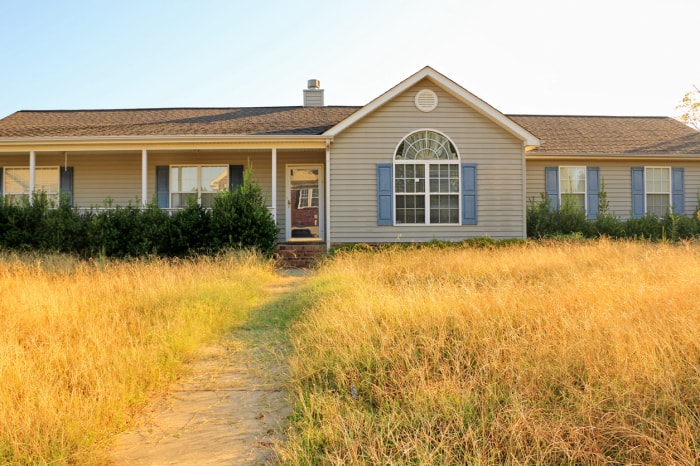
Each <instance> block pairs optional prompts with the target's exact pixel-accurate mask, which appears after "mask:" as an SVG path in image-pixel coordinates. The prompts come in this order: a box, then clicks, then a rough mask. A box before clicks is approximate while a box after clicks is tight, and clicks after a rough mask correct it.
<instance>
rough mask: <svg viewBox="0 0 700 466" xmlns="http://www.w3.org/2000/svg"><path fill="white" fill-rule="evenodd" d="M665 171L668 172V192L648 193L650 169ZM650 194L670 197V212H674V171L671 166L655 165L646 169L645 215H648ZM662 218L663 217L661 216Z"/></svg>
mask: <svg viewBox="0 0 700 466" xmlns="http://www.w3.org/2000/svg"><path fill="white" fill-rule="evenodd" d="M659 168H661V169H664V170H668V192H656V191H647V182H648V181H649V169H652V170H654V169H659ZM649 194H665V195H668V210H669V211H670V212H673V170H672V169H671V167H670V166H665V165H664V166H655V165H649V166H645V167H644V213H645V214H648V213H649V211H648V202H647V196H648V195H649ZM660 217H661V216H660Z"/></svg>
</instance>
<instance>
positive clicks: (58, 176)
mask: <svg viewBox="0 0 700 466" xmlns="http://www.w3.org/2000/svg"><path fill="white" fill-rule="evenodd" d="M40 169H41V170H45V169H52V170H56V187H57V188H58V189H57V191H56V192H55V193H53V192H48V191H46V195H47V196H48V197H49V199H52V197H51V196H55V201H56V205H58V203H59V202H60V200H61V167H60V166H58V165H42V166H37V167H35V168H34V170H35V173H36V171H37V170H40ZM8 170H27V173H29V171H30V170H31V167H29V166H26V165H24V166H22V165H16V166H14V165H13V166H9V167H3V170H2V196H3V198H7V196H27V198H29V194H30V192H29V180H27V191H24V192H21V193H14V192H13V193H8V192H7V171H8ZM29 176H31V174H30V175H29ZM38 192H41V189H40V187H39V186H38V185H35V186H34V193H35V194H36V193H38Z"/></svg>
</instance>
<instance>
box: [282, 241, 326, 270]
mask: <svg viewBox="0 0 700 466" xmlns="http://www.w3.org/2000/svg"><path fill="white" fill-rule="evenodd" d="M325 255H326V245H325V244H324V243H285V244H279V245H278V246H277V251H276V252H275V257H276V259H277V264H278V265H279V266H280V267H282V268H298V269H307V268H309V267H311V266H312V265H314V264H315V263H316V262H317V261H318V260H319V259H320V258H322V257H323V256H325Z"/></svg>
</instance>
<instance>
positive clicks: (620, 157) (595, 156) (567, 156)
mask: <svg viewBox="0 0 700 466" xmlns="http://www.w3.org/2000/svg"><path fill="white" fill-rule="evenodd" d="M525 160H527V161H548V160H549V161H557V160H578V161H586V160H598V161H603V160H610V161H625V162H629V161H635V160H638V161H649V160H655V161H664V160H665V161H674V160H675V161H688V160H695V161H700V154H629V153H628V154H610V153H604V152H592V153H588V154H582V153H575V152H574V153H556V154H525Z"/></svg>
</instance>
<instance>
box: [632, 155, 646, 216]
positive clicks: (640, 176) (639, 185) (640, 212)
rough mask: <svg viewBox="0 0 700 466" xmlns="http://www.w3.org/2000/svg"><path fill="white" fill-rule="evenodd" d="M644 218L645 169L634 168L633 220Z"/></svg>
mask: <svg viewBox="0 0 700 466" xmlns="http://www.w3.org/2000/svg"><path fill="white" fill-rule="evenodd" d="M641 217H644V167H632V218H641Z"/></svg>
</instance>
